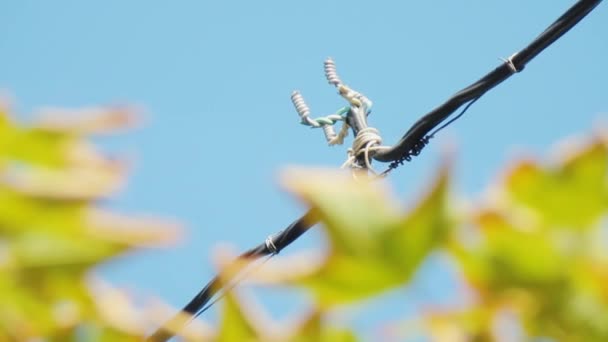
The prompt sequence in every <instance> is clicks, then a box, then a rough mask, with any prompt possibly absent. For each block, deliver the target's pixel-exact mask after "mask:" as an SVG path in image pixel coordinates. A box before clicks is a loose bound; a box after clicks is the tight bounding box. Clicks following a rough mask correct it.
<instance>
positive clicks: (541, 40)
mask: <svg viewBox="0 0 608 342" xmlns="http://www.w3.org/2000/svg"><path fill="white" fill-rule="evenodd" d="M600 2H602V0H580V1H578V2H577V3H576V4H575V5H574V6H572V7H571V8H570V9H569V10H568V11H567V12H566V13H564V14H563V15H562V16H561V17H559V18H558V19H557V20H556V21H555V22H554V23H553V24H551V26H549V27H548V28H547V29H546V30H545V31H544V32H543V33H541V34H540V35H539V36H538V37H537V38H536V39H535V40H534V41H532V42H531V43H530V44H529V45H528V46H526V47H525V48H523V49H522V50H521V51H519V52H517V53H516V54H514V55H513V56H512V57H511V58H509V60H507V61H505V62H504V63H503V64H501V65H500V66H498V67H497V68H496V69H494V70H493V71H491V72H490V73H488V74H487V75H486V76H484V77H483V78H481V79H480V80H478V81H477V82H475V83H473V84H471V85H470V86H468V87H466V88H464V89H462V90H461V91H459V92H458V93H456V94H455V95H453V96H452V97H451V98H449V99H448V100H447V101H446V102H445V103H443V104H442V105H440V106H439V107H436V108H435V109H433V110H432V111H430V112H429V113H427V114H426V115H424V116H423V117H422V118H420V119H419V120H418V121H416V122H415V123H414V125H412V127H411V128H410V129H409V130H408V131H407V132H406V133H405V135H403V137H402V138H401V139H400V140H399V141H398V142H397V144H395V145H394V146H393V147H391V148H389V149H386V150H378V151H377V152H376V153H375V154H374V156H373V158H374V159H375V160H377V161H380V162H391V163H392V164H391V166H392V167H393V168H394V167H396V165H398V164H400V163H402V162H403V161H404V160H410V159H411V157H412V156H415V155H418V154H419V153H420V150H421V149H422V148H423V147H424V146H425V145H426V143H427V142H428V139H429V138H430V137H432V135H434V134H435V133H436V132H438V131H439V130H440V129H442V128H444V127H445V126H446V125H448V124H450V123H452V122H453V121H454V120H456V119H458V118H459V117H460V116H461V115H462V114H464V112H465V111H466V109H467V108H468V106H470V105H472V104H473V103H474V102H475V101H477V99H479V98H480V97H481V96H483V94H485V93H486V92H487V91H489V90H490V89H492V88H494V87H495V86H497V85H498V84H500V83H502V82H503V81H504V80H506V79H507V78H509V77H510V76H511V75H513V74H514V73H516V72H520V71H521V70H523V69H524V67H525V66H526V64H527V63H528V62H529V61H531V60H532V59H533V58H534V57H536V56H537V55H538V54H539V53H541V52H542V51H543V50H544V49H545V48H547V47H548V46H549V45H551V44H552V43H553V42H555V41H556V40H557V39H559V38H560V37H561V36H562V35H563V34H564V33H566V32H568V31H569V30H570V29H571V28H572V27H574V26H575V25H576V24H577V23H578V22H579V21H580V20H581V19H583V18H584V17H585V16H586V15H587V14H588V13H589V12H591V11H592V10H593V9H594V8H595V7H596V6H597V5H599V3H600ZM464 104H468V105H467V107H466V108H465V110H463V111H462V112H461V113H460V114H458V115H457V116H456V117H454V118H453V119H451V120H450V121H448V123H446V124H445V125H443V126H441V127H440V128H438V129H437V130H436V131H434V132H433V133H432V134H431V135H427V134H428V133H429V132H430V131H431V130H433V129H434V128H435V127H437V126H438V125H439V124H441V123H442V122H443V121H444V120H446V119H447V118H448V117H449V116H450V115H452V114H453V113H454V112H455V111H456V110H458V108H460V107H461V106H462V105H464ZM355 133H356V131H355ZM318 221H319V218H318V213H317V212H315V211H314V210H309V211H308V212H307V213H306V214H304V216H302V217H300V218H299V219H297V220H296V221H294V222H293V223H292V224H290V225H289V226H288V227H287V228H285V229H284V230H283V231H281V232H279V233H277V234H276V235H274V236H272V237H270V238H269V240H267V241H266V242H265V243H262V244H260V245H258V246H256V247H254V248H252V249H250V250H248V251H246V252H245V253H243V254H241V255H240V256H239V258H238V260H239V261H243V260H248V259H249V260H251V261H253V260H255V259H258V258H260V257H262V256H265V255H270V254H277V253H279V252H280V251H281V250H282V249H283V248H285V247H287V246H288V245H289V244H291V243H292V242H293V241H295V240H296V239H297V238H299V237H300V236H301V235H302V234H304V233H305V232H306V231H307V230H308V229H309V228H310V227H312V226H313V225H315V224H316V223H317V222H318ZM244 264H246V263H239V265H242V266H244ZM221 287H222V282H221V281H220V279H219V277H218V276H216V277H214V278H213V279H212V280H211V281H210V282H209V283H208V284H207V285H206V286H205V287H204V288H203V289H202V290H201V291H200V292H199V293H198V294H197V295H196V296H195V297H194V298H193V299H192V300H191V301H190V302H189V303H188V304H186V306H184V308H183V309H182V313H186V314H189V315H197V314H199V313H200V311H201V309H202V308H204V307H205V304H207V303H208V302H209V300H211V298H212V297H213V296H214V295H215V294H216V293H217V292H218V291H219V290H220V289H221ZM187 322H188V320H186V319H185V318H184V317H183V316H182V315H176V316H175V317H174V318H173V319H171V320H170V321H169V322H167V323H166V324H165V325H163V326H162V327H160V328H159V329H158V330H157V331H156V332H154V334H152V335H151V336H150V337H149V338H148V341H153V342H160V341H167V340H169V339H170V338H172V337H173V336H174V333H173V332H172V331H171V330H176V329H179V328H181V327H182V326H183V325H184V324H186V323H187ZM166 327H171V329H167V328H166Z"/></svg>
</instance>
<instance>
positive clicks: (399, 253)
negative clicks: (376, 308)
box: [285, 169, 449, 307]
mask: <svg viewBox="0 0 608 342" xmlns="http://www.w3.org/2000/svg"><path fill="white" fill-rule="evenodd" d="M285 183H286V185H287V187H288V188H289V189H290V190H292V191H293V192H295V193H296V194H297V195H298V196H299V197H301V198H302V199H304V200H305V201H306V202H307V203H308V204H309V205H310V206H311V207H312V208H314V209H315V210H318V212H319V215H320V218H321V222H322V223H323V224H324V226H325V231H326V232H327V235H328V238H329V244H330V246H329V255H328V256H327V258H326V260H325V262H324V263H323V264H321V265H320V267H319V268H318V269H317V270H316V271H313V272H312V273H310V274H307V275H303V276H302V277H300V278H299V279H295V283H299V284H302V285H305V286H307V287H308V288H310V289H311V290H312V291H313V293H314V295H315V296H316V297H317V299H318V302H319V305H321V306H322V307H326V306H332V305H335V304H340V303H347V302H351V301H354V300H361V299H364V298H367V297H370V296H373V295H376V294H379V293H380V292H383V291H385V290H388V289H391V288H394V287H396V286H399V285H402V284H404V283H405V282H406V281H407V279H409V278H410V276H411V275H412V273H413V272H414V271H415V270H416V267H417V266H418V265H419V264H420V262H421V261H422V260H423V259H424V258H425V257H426V255H428V253H429V252H431V250H432V249H433V248H435V247H436V246H438V245H439V244H440V243H441V242H442V240H443V236H444V233H445V232H446V231H447V229H448V225H449V222H448V220H447V218H446V211H445V198H446V192H447V183H448V182H447V170H446V169H443V170H442V171H441V172H440V176H439V179H438V180H437V182H436V184H435V186H434V187H433V188H432V190H431V191H430V193H429V195H427V196H426V197H425V198H424V199H423V200H422V201H421V202H420V204H419V205H418V206H417V207H416V208H415V209H414V210H413V211H412V212H411V213H409V214H408V215H403V214H401V213H400V211H399V210H398V209H397V207H396V206H395V204H394V203H395V201H392V200H390V199H389V197H388V196H387V194H386V192H385V191H384V189H383V188H381V187H380V186H379V184H372V183H370V182H367V181H361V180H355V179H353V178H352V177H350V176H345V175H344V174H336V173H331V172H305V171H303V172H302V171H301V172H291V173H288V174H286V176H285Z"/></svg>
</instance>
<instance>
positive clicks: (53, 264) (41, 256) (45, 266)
mask: <svg viewBox="0 0 608 342" xmlns="http://www.w3.org/2000/svg"><path fill="white" fill-rule="evenodd" d="M92 114H94V115H90V116H88V117H75V118H74V119H72V120H70V119H69V118H61V117H57V118H56V120H57V121H53V120H52V119H47V120H44V121H41V122H38V123H37V124H35V125H31V126H29V127H25V126H21V125H18V124H17V123H16V122H14V121H13V120H11V118H10V117H9V113H8V111H7V110H6V109H5V108H2V109H0V303H2V305H0V341H32V340H35V339H37V338H44V339H45V340H48V341H69V340H78V341H81V340H105V341H138V340H141V338H142V337H143V336H144V330H143V326H142V327H137V326H135V327H134V326H132V325H128V324H127V323H126V322H120V321H118V320H114V319H109V318H108V317H111V316H113V315H114V312H112V313H109V312H108V308H110V307H111V310H112V311H115V312H116V313H118V312H119V311H120V310H123V309H128V308H130V306H129V305H130V303H128V302H124V301H117V300H115V298H111V297H109V296H107V294H108V291H103V292H95V291H94V290H93V289H92V286H96V284H97V282H96V281H94V280H93V279H91V277H90V276H89V270H90V269H91V268H92V267H94V266H95V265H98V264H99V263H101V262H104V261H106V260H108V259H110V258H113V257H115V256H117V255H119V254H122V253H124V252H126V251H129V250H132V249H133V248H135V247H137V246H138V245H142V244H146V245H148V244H149V245H153V244H158V243H161V242H164V241H168V240H169V239H170V238H171V235H172V233H170V231H168V230H166V227H164V226H166V225H165V224H161V223H160V222H153V221H143V220H138V219H133V218H127V217H122V216H118V215H116V214H114V213H110V212H105V211H103V210H101V209H100V208H98V207H97V206H96V202H97V200H98V199H100V198H102V197H103V196H107V195H109V194H111V193H112V192H113V191H115V190H116V189H117V188H118V187H119V186H120V184H121V182H122V178H123V177H124V169H125V168H124V167H123V165H120V163H118V162H116V161H114V160H112V159H109V158H107V157H104V156H103V155H101V154H100V153H98V152H97V151H95V149H94V148H93V147H92V146H91V145H89V144H88V143H87V142H86V140H85V134H86V133H87V132H86V130H84V129H83V128H87V129H88V131H90V132H94V131H95V130H105V129H108V128H110V126H116V128H117V127H118V126H120V124H121V122H122V121H121V120H120V119H121V118H122V119H124V118H125V116H126V115H130V114H128V113H126V112H124V111H112V110H108V111H97V112H95V113H92ZM76 119H79V120H81V121H75V120H76ZM117 119H118V121H117ZM83 120H84V121H83ZM83 124H86V125H84V126H83ZM97 285H98V284H97ZM114 297H115V296H114Z"/></svg>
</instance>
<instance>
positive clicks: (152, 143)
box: [0, 0, 608, 317]
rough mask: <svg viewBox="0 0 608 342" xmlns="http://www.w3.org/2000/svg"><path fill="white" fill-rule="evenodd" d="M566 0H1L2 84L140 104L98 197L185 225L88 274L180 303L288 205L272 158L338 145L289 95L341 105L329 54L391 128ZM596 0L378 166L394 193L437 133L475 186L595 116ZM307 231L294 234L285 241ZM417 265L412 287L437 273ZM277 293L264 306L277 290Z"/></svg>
mask: <svg viewBox="0 0 608 342" xmlns="http://www.w3.org/2000/svg"><path fill="white" fill-rule="evenodd" d="M574 2H575V1H566V0H559V1H558V0H554V1H528V0H513V1H508V2H505V1H482V0H475V1H473V0H470V1H416V2H406V1H384V2H380V1H379V2H374V3H372V2H367V1H300V2H287V1H266V2H264V1H171V2H169V1H162V2H161V1H156V2H153V1H141V0H140V1H119V0H106V1H98V2H92V1H61V0H57V1H25V0H21V1H12V2H6V3H4V4H3V5H2V6H1V7H2V9H1V10H0V56H1V57H0V89H1V90H2V91H4V92H9V93H10V94H11V95H13V96H14V98H15V99H16V107H17V109H18V110H19V111H21V112H22V113H28V112H31V111H32V110H33V109H35V108H37V107H40V106H46V105H52V106H62V107H79V106H90V105H103V104H116V103H132V104H136V105H140V106H142V107H143V108H145V109H146V114H147V118H148V120H147V123H146V125H145V126H143V127H142V128H140V129H137V130H136V131H134V132H132V133H129V134H127V135H125V136H117V137H112V138H110V139H104V140H103V143H104V144H105V145H106V146H107V147H108V148H109V149H111V150H112V151H122V152H126V153H127V154H128V155H130V156H135V160H136V167H135V168H134V170H133V173H132V177H131V181H130V183H129V185H128V187H127V188H126V189H125V190H124V191H123V192H122V193H120V194H119V195H118V196H117V197H116V198H115V200H113V201H112V202H111V203H110V204H109V205H111V206H112V207H114V208H117V209H119V210H122V211H125V212H147V213H156V214H158V215H161V216H166V217H172V218H176V219H178V220H180V221H181V222H183V223H184V224H185V226H186V227H187V238H186V239H185V240H184V241H183V243H181V244H180V245H178V246H175V247H174V248H171V249H163V250H149V251H145V252H142V253H136V254H133V255H130V256H128V257H126V258H121V259H119V260H117V261H116V262H112V263H110V264H108V265H106V266H105V267H103V269H102V273H103V275H104V276H105V277H106V278H108V279H109V280H111V281H112V282H113V283H114V284H116V285H119V286H124V287H128V288H132V289H140V290H141V293H145V294H149V295H155V296H158V297H160V298H162V299H164V300H165V301H167V302H168V303H170V304H171V305H173V306H176V307H178V306H179V307H181V306H182V305H183V304H185V303H186V302H187V300H189V299H190V297H191V296H192V295H193V294H194V293H196V292H197V291H198V289H199V288H200V287H201V286H202V285H203V284H204V283H205V282H206V281H207V280H209V279H210V277H211V276H212V274H213V269H212V267H211V264H210V262H209V261H208V260H209V255H210V252H211V250H212V247H213V246H214V245H215V244H217V243H218V242H229V243H232V244H235V245H236V246H237V247H238V248H239V249H241V250H242V249H245V248H248V247H250V246H252V245H256V244H258V243H260V242H262V241H263V240H264V238H265V237H266V236H267V235H268V234H270V233H273V232H275V231H278V230H280V229H282V228H283V227H284V226H285V225H287V224H288V223H290V222H291V221H292V220H293V219H295V218H296V217H297V216H298V214H300V213H301V212H302V211H303V210H304V208H302V207H301V206H300V205H299V204H298V203H297V201H295V200H292V199H291V197H290V196H289V195H286V194H285V193H284V192H282V191H281V190H280V189H279V188H278V186H277V184H276V181H275V177H276V175H277V172H278V170H280V169H281V167H283V166H285V165H294V164H297V165H323V166H328V167H337V166H339V165H340V164H341V163H342V162H343V160H344V158H345V150H346V147H332V148H328V147H327V146H326V144H325V143H324V140H323V138H322V133H321V132H320V131H313V130H309V129H306V128H304V127H303V126H301V125H299V123H298V120H299V119H298V117H297V115H296V113H295V111H294V110H293V107H292V104H291V103H290V101H289V96H290V93H291V91H292V90H294V89H299V90H301V91H302V93H303V94H304V96H305V98H306V99H307V100H308V103H309V105H310V106H311V108H312V110H313V115H321V114H328V113H330V112H332V111H334V110H335V109H337V108H339V107H340V106H342V105H343V102H342V100H341V99H340V98H339V97H338V96H337V95H336V94H335V90H334V89H333V88H331V87H330V86H329V85H328V84H327V83H326V81H325V79H324V76H323V60H324V59H325V58H326V57H327V56H332V57H334V59H335V60H336V62H337V63H338V69H339V72H340V74H341V76H342V79H343V80H344V81H345V82H346V83H348V84H349V85H351V86H353V87H354V88H356V89H358V90H360V91H362V92H363V93H365V94H366V95H367V96H368V97H370V98H371V99H372V100H373V101H374V104H375V105H374V112H373V114H372V115H371V116H370V124H371V125H373V126H375V127H377V128H378V129H379V130H380V131H381V133H382V135H383V137H384V141H385V142H386V143H393V142H395V141H396V140H397V139H398V138H399V137H400V136H401V135H402V134H403V132H404V131H405V130H406V129H407V128H408V127H409V125H410V124H411V123H413V122H414V121H415V120H416V118H417V117H419V116H420V115H422V114H424V113H426V112H427V111H428V110H430V109H431V108H433V107H434V106H436V105H438V104H439V103H441V102H442V101H444V100H445V99H446V98H447V97H449V96H450V95H451V94H452V93H454V92H455V91H457V90H459V89H461V88H462V87H464V86H465V85H468V84H469V83H471V82H473V81H475V80H476V79H478V78H479V77H480V76H482V75H484V74H485V73H486V72H488V71H489V70H491V69H492V68H494V67H495V66H497V65H498V64H499V63H500V61H499V59H498V58H499V57H508V56H510V55H511V54H512V53H514V52H515V51H517V50H518V49H520V48H522V47H523V46H524V45H525V44H527V43H528V42H529V41H530V40H531V39H532V38H534V37H535V36H536V35H537V34H538V33H540V32H541V31H542V30H543V29H544V28H545V27H546V26H547V25H549V24H550V23H551V22H552V21H553V20H555V19H556V18H557V17H558V16H559V15H561V14H562V13H563V12H564V11H565V10H566V9H567V8H568V7H569V6H570V5H572V4H573V3H574ZM606 6H607V5H606V4H601V5H600V6H599V7H598V8H597V9H596V10H595V11H594V13H592V14H591V15H590V16H589V17H588V18H586V19H585V20H583V21H582V22H581V23H580V24H579V25H578V26H577V27H575V28H574V29H573V30H572V31H571V32H569V33H568V34H567V35H566V36H565V37H564V38H562V39H561V40H559V41H558V42H557V43H556V44H554V45H553V46H551V47H550V48H549V49H548V50H546V51H545V52H544V53H543V54H541V55H540V56H539V57H538V58H537V59H535V60H534V61H532V62H531V63H530V64H529V65H528V67H527V68H526V70H525V71H524V72H522V73H521V74H518V75H515V76H514V77H513V78H512V79H509V80H508V81H507V82H505V83H503V84H501V85H500V86H499V87H497V88H496V89H494V90H493V91H491V92H490V93H488V94H486V96H484V97H483V98H482V99H481V100H480V101H478V102H477V103H476V104H475V105H474V106H473V107H472V108H471V109H470V110H469V112H468V113H467V115H466V116H465V117H463V118H462V119H461V120H460V121H458V122H457V123H456V124H454V125H452V126H451V127H450V128H449V129H447V130H445V131H444V132H442V133H441V134H440V136H439V137H438V138H437V139H435V140H434V141H433V142H432V144H431V147H429V148H428V149H426V150H425V151H424V153H423V155H422V156H421V157H419V158H416V159H415V160H414V162H413V163H410V164H407V165H405V166H403V167H402V168H400V169H399V170H397V171H396V172H394V173H393V174H392V175H391V182H392V183H393V184H395V188H396V189H397V192H398V193H399V195H400V196H401V197H402V198H403V199H404V200H406V199H409V200H411V199H412V198H414V197H415V196H416V194H418V193H419V192H420V190H421V189H422V185H423V184H426V182H428V181H429V179H430V177H431V176H432V175H433V169H434V168H435V167H436V166H437V165H438V163H439V158H440V157H441V155H440V148H439V146H441V145H442V144H446V143H448V142H454V143H456V145H457V151H458V153H457V164H456V177H455V187H454V189H455V192H456V193H460V194H476V193H478V192H479V191H481V189H482V187H483V186H484V184H487V183H488V182H490V181H492V180H494V179H495V174H496V172H497V171H498V170H500V168H501V166H503V165H504V164H505V162H506V160H507V159H508V158H512V157H514V156H517V155H521V154H522V153H541V152H544V151H547V150H548V149H549V147H550V146H551V144H552V143H553V142H555V141H557V140H559V139H560V138H563V137H566V136H570V135H572V134H577V133H585V132H588V131H590V130H591V129H592V127H593V125H594V124H597V123H598V121H600V120H604V121H605V120H607V119H608V85H607V81H608V66H607V65H606V60H607V56H608V39H607V38H606V33H608V7H606ZM348 143H350V140H349V141H348ZM317 242H318V235H315V234H309V236H307V237H306V238H305V239H303V241H301V242H298V243H296V244H295V245H294V246H292V247H290V248H289V250H290V251H294V250H301V249H303V248H310V247H313V246H314V245H315V244H316V243H317ZM427 271H428V272H427ZM427 271H425V274H427V273H429V274H430V275H429V276H428V277H427V281H424V280H422V284H425V285H422V286H421V287H422V288H426V287H427V286H431V285H432V284H433V283H436V282H437V280H438V279H442V277H444V276H443V275H442V274H441V272H431V271H429V270H427ZM429 279H430V280H429ZM437 291H438V293H439V294H441V293H446V292H449V291H448V290H446V289H445V288H439V289H437ZM285 298H289V297H283V300H278V299H276V300H275V299H271V300H270V302H271V303H270V306H271V307H281V306H286V305H287V304H286V303H284V302H285V301H284V299H285ZM290 305H291V304H290ZM379 311H380V312H382V310H379ZM402 313H403V312H401V311H400V310H399V309H397V310H396V313H395V314H394V316H393V317H399V315H401V314H402Z"/></svg>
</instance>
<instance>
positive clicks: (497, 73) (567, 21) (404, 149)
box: [373, 0, 602, 163]
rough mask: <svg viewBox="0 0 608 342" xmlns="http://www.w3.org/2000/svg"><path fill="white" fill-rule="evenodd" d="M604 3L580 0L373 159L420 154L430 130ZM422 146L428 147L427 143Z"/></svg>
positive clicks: (388, 159) (529, 59)
mask: <svg viewBox="0 0 608 342" xmlns="http://www.w3.org/2000/svg"><path fill="white" fill-rule="evenodd" d="M600 2H602V0H581V1H578V2H577V3H576V4H575V5H574V6H572V7H571V8H570V9H569V10H568V11H567V12H566V13H564V14H563V15H562V16H561V17H559V18H558V19H557V20H556V21H555V22H554V23H553V24H551V26H549V27H548V28H547V29H546V30H545V31H544V32H543V33H541V34H540V35H539V36H538V37H537V38H536V39H534V41H532V43H530V44H529V45H528V46H526V47H525V48H523V49H522V50H521V51H519V52H517V53H516V54H514V55H513V56H512V57H511V58H510V59H509V60H508V61H505V63H503V64H501V65H500V66H498V67H497V68H496V69H494V70H493V71H491V72H490V73H488V74H487V75H486V76H484V77H483V78H481V79H480V80H478V81H477V82H475V83H473V84H471V85H470V86H468V87H466V88H464V89H462V90H461V91H459V92H458V93H456V94H455V95H454V96H452V97H451V98H450V99H448V100H447V101H446V102H445V103H443V104H442V105H440V106H439V107H436V108H435V109H433V110H432V111H431V112H429V113H428V114H426V115H424V116H423V117H422V118H420V119H419V120H418V121H416V123H414V125H412V127H411V128H410V129H409V130H408V131H407V132H406V133H405V135H403V137H402V138H401V139H400V140H399V141H398V142H397V144H395V145H394V146H393V147H391V148H389V149H386V150H378V151H376V153H375V154H374V156H373V158H374V159H375V160H377V161H380V162H385V163H386V162H393V163H395V162H397V163H400V162H402V161H403V160H405V159H408V158H409V157H410V156H412V155H417V154H418V153H420V149H419V148H418V146H419V145H420V142H421V141H423V140H424V137H425V135H426V134H427V133H428V132H429V131H431V130H432V129H433V128H434V127H436V126H437V125H439V124H440V123H441V122H442V121H443V120H445V119H447V118H448V117H449V116H450V115H451V114H452V113H454V112H455V111H456V110H457V109H458V108H460V106H462V105H464V104H465V103H467V102H469V101H472V100H475V99H478V98H479V97H481V96H482V95H483V94H485V93H486V92H487V91H489V90H490V89H492V88H494V87H495V86H497V85H498V84H500V83H502V82H503V81H504V80H506V79H507V78H509V77H510V76H511V75H513V74H514V73H515V72H519V71H521V70H523V69H524V67H525V66H526V64H527V63H528V62H530V61H531V60H532V59H533V58H534V57H536V56H537V55H538V54H539V53H541V52H542V51H543V50H544V49H545V48H547V47H548V46H549V45H551V44H552V43H553V42H555V41H556V40H557V39H559V38H560V37H561V36H562V35H563V34H564V33H566V32H568V31H569V30H570V29H571V28H572V27H574V26H575V25H576V24H577V23H578V22H579V21H580V20H581V19H583V18H584V17H585V16H586V15H587V14H588V13H589V12H591V11H592V10H593V9H594V8H595V7H596V6H597V5H599V3H600ZM422 146H424V144H423V145H422Z"/></svg>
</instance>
